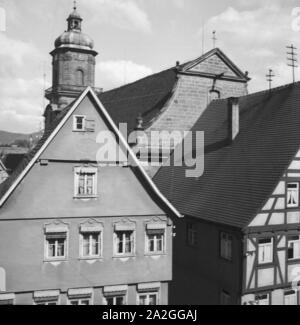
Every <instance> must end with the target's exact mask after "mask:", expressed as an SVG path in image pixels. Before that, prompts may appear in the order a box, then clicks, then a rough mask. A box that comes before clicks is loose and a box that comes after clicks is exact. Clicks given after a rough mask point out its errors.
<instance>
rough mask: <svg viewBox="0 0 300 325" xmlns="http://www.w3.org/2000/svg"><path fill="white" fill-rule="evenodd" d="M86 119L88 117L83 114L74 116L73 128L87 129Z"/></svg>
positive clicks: (75, 129) (77, 129)
mask: <svg viewBox="0 0 300 325" xmlns="http://www.w3.org/2000/svg"><path fill="white" fill-rule="evenodd" d="M85 120H86V117H85V116H82V115H76V116H74V125H73V130H74V131H81V132H82V131H85Z"/></svg>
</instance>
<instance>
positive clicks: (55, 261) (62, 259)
mask: <svg viewBox="0 0 300 325" xmlns="http://www.w3.org/2000/svg"><path fill="white" fill-rule="evenodd" d="M67 261H68V259H67V258H66V257H65V258H53V259H49V258H47V259H44V263H62V262H67Z"/></svg>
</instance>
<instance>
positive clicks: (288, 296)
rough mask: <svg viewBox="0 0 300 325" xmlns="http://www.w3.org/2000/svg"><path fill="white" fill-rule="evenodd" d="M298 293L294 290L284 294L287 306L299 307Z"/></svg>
mask: <svg viewBox="0 0 300 325" xmlns="http://www.w3.org/2000/svg"><path fill="white" fill-rule="evenodd" d="M297 300H298V299H297V293H296V291H294V290H290V291H286V292H285V293H284V304H285V305H286V306H296V305H298V301H297Z"/></svg>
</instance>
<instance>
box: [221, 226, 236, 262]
mask: <svg viewBox="0 0 300 325" xmlns="http://www.w3.org/2000/svg"><path fill="white" fill-rule="evenodd" d="M232 243H233V237H232V236H231V235H229V234H227V233H225V232H222V233H221V240H220V245H221V257H222V258H224V259H225V260H228V261H232Z"/></svg>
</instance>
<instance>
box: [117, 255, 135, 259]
mask: <svg viewBox="0 0 300 325" xmlns="http://www.w3.org/2000/svg"><path fill="white" fill-rule="evenodd" d="M113 258H114V259H118V260H122V259H128V258H136V255H132V254H130V255H128V254H127V255H114V256H113Z"/></svg>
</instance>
